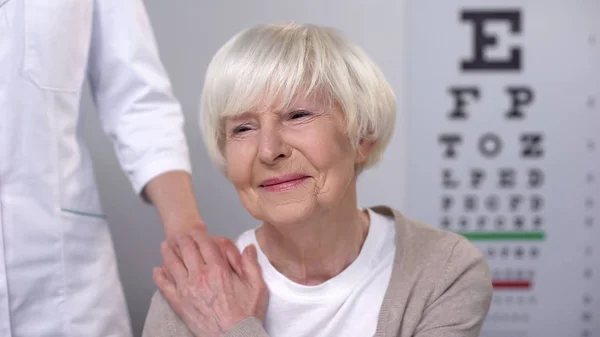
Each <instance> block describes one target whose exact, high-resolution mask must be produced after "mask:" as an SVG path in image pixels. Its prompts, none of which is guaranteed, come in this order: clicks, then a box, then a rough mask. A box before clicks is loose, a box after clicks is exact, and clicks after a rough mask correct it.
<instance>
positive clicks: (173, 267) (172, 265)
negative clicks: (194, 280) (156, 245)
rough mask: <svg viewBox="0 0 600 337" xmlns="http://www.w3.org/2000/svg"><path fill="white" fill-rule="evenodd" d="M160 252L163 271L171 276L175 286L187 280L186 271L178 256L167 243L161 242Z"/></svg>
mask: <svg viewBox="0 0 600 337" xmlns="http://www.w3.org/2000/svg"><path fill="white" fill-rule="evenodd" d="M160 251H161V253H162V256H163V262H164V263H163V267H164V271H166V272H167V273H168V274H169V275H170V276H171V279H172V280H173V281H175V284H177V283H179V282H181V281H183V280H185V279H187V278H188V271H187V269H186V268H185V265H184V264H183V262H182V261H181V259H180V258H179V256H177V255H176V254H175V252H174V251H173V248H171V246H170V245H169V244H168V243H166V242H163V243H162V244H161V246H160Z"/></svg>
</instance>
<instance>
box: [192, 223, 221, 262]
mask: <svg viewBox="0 0 600 337" xmlns="http://www.w3.org/2000/svg"><path fill="white" fill-rule="evenodd" d="M190 235H191V237H192V238H193V239H194V240H195V241H196V244H197V245H198V248H199V249H200V253H201V254H202V257H203V258H204V261H205V262H206V264H207V265H213V264H215V265H220V266H226V265H227V263H226V261H225V258H224V257H223V254H222V253H221V249H219V247H218V246H217V245H216V244H215V243H214V242H213V240H212V239H211V238H210V236H209V235H208V233H207V232H204V231H199V230H193V231H192V232H190Z"/></svg>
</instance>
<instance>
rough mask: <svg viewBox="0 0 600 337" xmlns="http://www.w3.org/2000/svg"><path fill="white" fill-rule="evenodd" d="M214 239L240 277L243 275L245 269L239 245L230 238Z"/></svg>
mask: <svg viewBox="0 0 600 337" xmlns="http://www.w3.org/2000/svg"><path fill="white" fill-rule="evenodd" d="M214 240H215V242H216V243H217V245H218V246H219V248H220V249H221V252H222V254H223V256H226V257H227V261H228V262H229V265H230V266H231V268H233V270H234V271H235V272H236V274H238V276H239V277H243V276H244V269H243V268H242V255H241V254H240V250H239V249H238V248H237V246H236V245H235V244H234V243H233V242H232V241H231V240H229V239H228V238H223V237H215V238H214Z"/></svg>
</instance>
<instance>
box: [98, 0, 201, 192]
mask: <svg viewBox="0 0 600 337" xmlns="http://www.w3.org/2000/svg"><path fill="white" fill-rule="evenodd" d="M93 20H94V22H93V29H92V42H91V49H90V57H89V65H88V74H89V80H90V85H91V88H92V94H93V97H94V102H95V104H96V108H97V110H98V113H99V118H100V121H101V123H102V127H103V129H104V131H105V133H106V134H107V136H108V137H109V138H110V140H111V141H112V143H113V146H114V148H115V151H116V153H117V157H118V160H119V163H120V165H121V167H122V169H123V171H124V172H125V173H126V174H127V176H128V178H129V180H130V181H131V184H132V185H133V188H134V190H135V192H136V193H140V192H141V191H142V190H143V188H144V186H145V185H146V184H147V183H148V182H149V181H150V180H152V179H153V178H154V177H156V176H158V175H160V174H162V173H165V172H168V171H175V170H177V171H179V170H181V171H186V172H189V173H191V165H190V160H189V149H188V145H187V141H186V138H185V135H184V132H183V123H184V117H183V114H182V111H181V106H180V104H179V102H178V101H177V99H176V98H175V97H174V95H173V92H172V88H171V83H170V81H169V78H168V75H167V73H166V71H165V69H164V67H163V65H162V63H161V60H160V58H159V53H158V48H157V45H156V41H155V38H154V33H153V31H152V27H151V24H150V21H149V18H148V14H147V12H146V9H145V7H144V4H143V2H142V0H94V16H93Z"/></svg>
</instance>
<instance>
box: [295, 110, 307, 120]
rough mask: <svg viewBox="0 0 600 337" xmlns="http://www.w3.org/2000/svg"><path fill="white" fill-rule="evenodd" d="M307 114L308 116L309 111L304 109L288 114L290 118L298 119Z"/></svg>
mask: <svg viewBox="0 0 600 337" xmlns="http://www.w3.org/2000/svg"><path fill="white" fill-rule="evenodd" d="M307 116H310V112H308V111H305V110H298V111H294V112H292V113H291V114H290V119H299V118H303V117H307Z"/></svg>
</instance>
